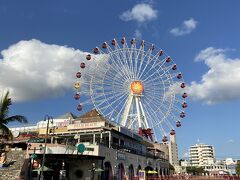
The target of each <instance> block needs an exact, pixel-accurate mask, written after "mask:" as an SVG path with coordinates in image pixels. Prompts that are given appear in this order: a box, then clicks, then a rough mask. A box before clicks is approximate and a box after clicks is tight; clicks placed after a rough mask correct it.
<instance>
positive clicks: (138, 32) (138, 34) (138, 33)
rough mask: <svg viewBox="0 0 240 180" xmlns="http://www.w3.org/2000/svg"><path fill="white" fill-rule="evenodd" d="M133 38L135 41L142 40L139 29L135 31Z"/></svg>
mask: <svg viewBox="0 0 240 180" xmlns="http://www.w3.org/2000/svg"><path fill="white" fill-rule="evenodd" d="M134 37H136V38H137V39H142V32H141V31H140V30H139V29H136V30H135V32H134Z"/></svg>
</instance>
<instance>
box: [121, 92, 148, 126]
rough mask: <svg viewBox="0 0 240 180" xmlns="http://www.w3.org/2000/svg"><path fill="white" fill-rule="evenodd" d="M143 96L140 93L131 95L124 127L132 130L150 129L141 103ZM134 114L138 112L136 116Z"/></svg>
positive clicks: (123, 122)
mask: <svg viewBox="0 0 240 180" xmlns="http://www.w3.org/2000/svg"><path fill="white" fill-rule="evenodd" d="M142 96H143V95H142V94H139V93H131V94H129V97H128V100H127V103H126V106H125V109H124V113H123V116H122V121H121V125H122V126H125V127H127V128H130V129H137V128H149V124H148V121H147V119H146V115H145V112H144V109H143V106H142V103H141V97H142ZM133 112H136V114H135V113H133Z"/></svg>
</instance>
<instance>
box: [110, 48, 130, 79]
mask: <svg viewBox="0 0 240 180" xmlns="http://www.w3.org/2000/svg"><path fill="white" fill-rule="evenodd" d="M119 51H120V50H119V49H117V50H115V51H114V52H111V53H109V55H110V61H109V63H111V64H109V65H110V66H112V67H111V68H112V70H118V72H121V73H122V74H124V75H125V76H126V77H127V78H124V79H128V78H130V77H129V76H128V73H127V72H129V70H128V69H127V68H126V65H124V64H123V63H122V61H121V57H120V54H119ZM114 55H115V57H116V58H115V57H114ZM115 60H116V61H115ZM114 62H115V63H114ZM113 67H114V68H113Z"/></svg>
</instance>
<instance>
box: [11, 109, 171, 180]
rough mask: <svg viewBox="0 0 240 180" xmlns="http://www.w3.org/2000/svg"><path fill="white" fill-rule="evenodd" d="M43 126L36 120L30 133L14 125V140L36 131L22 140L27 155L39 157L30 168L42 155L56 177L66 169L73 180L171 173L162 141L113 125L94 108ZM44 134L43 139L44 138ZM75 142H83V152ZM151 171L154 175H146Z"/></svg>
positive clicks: (66, 174)
mask: <svg viewBox="0 0 240 180" xmlns="http://www.w3.org/2000/svg"><path fill="white" fill-rule="evenodd" d="M46 126H47V123H46V122H40V123H38V124H37V127H31V133H30V131H29V132H28V133H27V132H24V131H25V130H26V129H27V128H25V130H24V131H23V129H21V128H19V129H16V128H15V129H12V131H17V130H18V131H19V133H16V135H15V141H17V140H23V139H21V138H22V137H21V134H33V135H34V136H30V135H29V136H28V140H27V141H26V143H27V144H28V145H27V146H28V147H29V148H28V149H27V153H26V159H28V158H30V157H31V155H32V154H36V155H37V157H38V158H37V159H35V160H34V161H33V162H32V163H31V164H30V165H28V170H29V169H34V168H36V167H40V166H41V165H42V164H43V163H42V162H43V156H45V159H46V162H44V165H46V166H47V167H49V168H51V169H54V171H53V172H49V174H51V173H52V176H53V177H55V178H56V179H57V178H59V176H60V174H64V175H65V176H66V177H67V178H68V179H72V180H74V179H79V178H80V179H106V180H107V179H113V178H115V179H119V180H122V179H129V180H132V179H134V177H137V176H138V175H139V171H140V170H141V171H145V174H146V175H150V176H156V177H157V176H167V175H169V173H170V172H169V159H168V147H167V145H166V144H159V143H156V142H152V141H150V140H148V139H146V138H145V137H143V136H140V135H139V134H138V133H136V132H133V131H131V130H129V129H127V128H125V127H121V126H119V125H116V124H113V123H112V122H109V121H107V120H106V119H104V118H103V117H102V116H101V115H100V114H99V113H98V112H97V111H96V110H93V111H91V112H89V113H87V114H85V115H83V116H81V117H79V118H74V117H72V116H69V117H65V118H62V119H58V120H54V121H53V123H50V124H49V128H48V132H47V131H46V129H47V128H46ZM46 134H47V143H46V144H45V143H44V142H45V141H43V140H44V139H45V138H46ZM40 147H41V148H40ZM78 147H81V148H80V149H81V151H79V148H78ZM43 149H45V152H44V151H43ZM33 164H34V167H33V166H32V165H33ZM36 164H39V165H38V166H37V165H36ZM25 171H26V170H25ZM149 171H151V172H152V173H153V172H154V174H148V172H149ZM30 172H32V171H31V170H30ZM62 172H64V173H62ZM29 176H34V177H33V178H32V179H34V178H36V179H37V178H38V177H37V174H36V173H25V177H29ZM49 177H50V176H49Z"/></svg>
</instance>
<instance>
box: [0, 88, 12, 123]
mask: <svg viewBox="0 0 240 180" xmlns="http://www.w3.org/2000/svg"><path fill="white" fill-rule="evenodd" d="M11 104H12V101H11V98H9V91H7V92H6V93H5V95H4V96H3V98H2V99H1V103H0V121H3V119H5V118H7V117H8V113H9V106H10V105H11Z"/></svg>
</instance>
